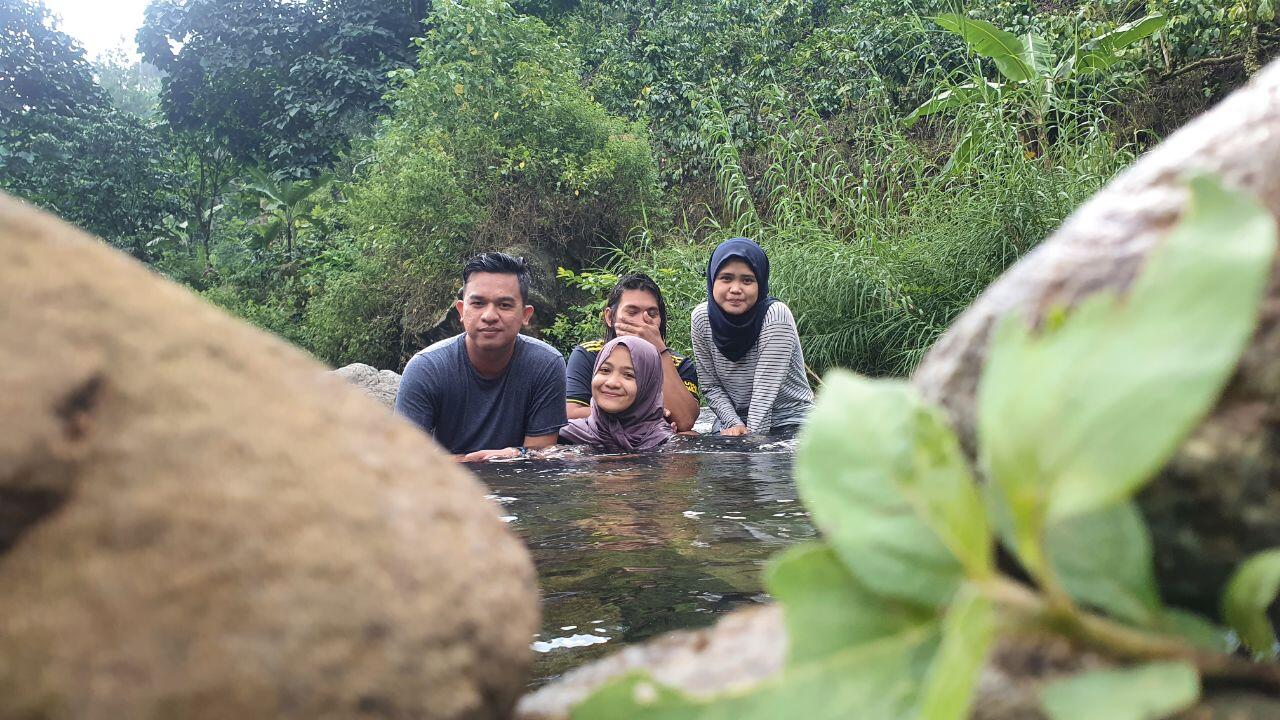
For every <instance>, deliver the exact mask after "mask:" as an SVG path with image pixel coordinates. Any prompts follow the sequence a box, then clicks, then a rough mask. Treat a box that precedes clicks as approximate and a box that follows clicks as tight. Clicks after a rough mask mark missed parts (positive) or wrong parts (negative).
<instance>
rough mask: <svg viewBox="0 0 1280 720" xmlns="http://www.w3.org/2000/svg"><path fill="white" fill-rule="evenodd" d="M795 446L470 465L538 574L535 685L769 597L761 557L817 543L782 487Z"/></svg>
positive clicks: (710, 443)
mask: <svg viewBox="0 0 1280 720" xmlns="http://www.w3.org/2000/svg"><path fill="white" fill-rule="evenodd" d="M793 448H794V441H780V442H771V443H765V444H761V443H759V442H758V441H752V440H747V439H742V438H720V437H698V438H676V439H674V440H673V441H672V442H671V443H670V444H669V445H668V447H667V448H666V449H664V450H663V451H661V452H657V453H650V454H647V455H641V456H636V455H628V456H616V455H615V456H609V455H606V456H591V455H586V454H577V453H576V452H574V451H569V452H568V453H566V454H565V455H564V456H563V457H561V458H558V459H551V460H548V459H541V460H519V461H512V462H495V463H486V464H484V465H482V466H477V467H475V468H474V470H475V471H476V473H477V474H478V475H479V476H480V479H481V480H483V481H484V482H485V483H487V484H488V485H489V487H490V488H491V492H492V493H493V495H492V496H491V497H492V499H494V500H495V501H497V502H498V503H500V504H501V506H502V511H503V516H504V517H503V519H504V520H506V521H507V522H509V523H511V526H512V529H514V530H515V531H516V532H518V533H519V534H520V536H521V537H522V538H523V539H524V541H525V542H526V543H527V544H528V546H529V549H530V551H531V552H532V553H533V557H534V561H535V562H536V563H537V566H538V577H539V581H540V582H541V584H542V593H543V622H542V632H541V633H539V635H538V636H537V637H536V638H534V643H533V648H534V650H535V651H537V652H536V665H535V667H534V683H535V684H538V685H540V684H542V683H544V682H546V681H547V680H548V679H550V678H552V677H555V676H556V675H559V674H560V673H562V672H564V671H565V670H567V669H569V668H571V667H574V666H576V665H579V664H581V663H583V662H585V661H587V660H591V659H593V658H596V657H599V656H601V655H604V654H606V653H609V652H611V651H614V650H616V649H617V648H618V646H620V645H623V644H626V643H631V642H636V641H639V640H643V639H646V638H649V637H653V636H654V635H658V634H661V633H663V632H666V631H668V630H677V629H685V628H694V627H703V626H706V625H709V624H711V622H712V621H713V620H714V618H715V616H716V615H717V614H719V613H723V612H727V611H729V610H732V609H734V608H736V607H738V606H741V605H742V604H744V603H752V602H762V601H765V600H767V596H766V595H765V594H764V592H763V585H762V583H761V578H760V570H761V568H762V567H763V565H764V562H765V560H767V559H768V558H769V556H770V555H772V554H773V553H774V552H776V551H777V550H779V549H780V548H782V547H784V546H786V545H789V544H791V543H793V542H796V541H798V540H804V539H807V538H810V537H812V536H813V535H814V531H813V528H812V526H811V525H810V524H809V518H808V513H806V512H804V508H803V507H801V505H800V503H799V502H798V501H797V499H796V492H795V484H794V483H793V482H792V480H791V457H792V452H793Z"/></svg>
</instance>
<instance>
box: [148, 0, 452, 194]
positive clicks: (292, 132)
mask: <svg viewBox="0 0 1280 720" xmlns="http://www.w3.org/2000/svg"><path fill="white" fill-rule="evenodd" d="M426 10H427V4H426V2H425V0H412V1H409V2H399V3H395V2H392V3H387V2H380V1H375V0H309V1H306V2H290V1H288V0H233V1H230V2H228V1H227V0H156V2H153V3H152V4H151V5H149V6H148V8H147V14H146V21H145V23H144V24H143V27H142V29H141V30H139V31H138V36H137V38H138V46H139V48H140V50H141V51H142V54H143V57H144V58H145V59H146V60H147V61H148V62H150V63H152V64H154V65H155V66H156V67H158V68H159V69H160V70H161V71H163V72H164V73H165V74H166V78H165V80H164V87H163V90H162V93H161V105H162V107H163V109H164V112H165V114H166V117H167V118H168V120H169V122H170V123H171V124H172V125H173V127H174V128H176V129H178V130H180V131H183V132H192V133H201V134H205V135H208V136H209V137H211V138H212V139H214V140H216V141H217V142H219V143H221V144H222V145H223V147H224V148H225V149H226V150H227V152H229V153H230V154H231V156H232V158H233V159H234V160H235V161H236V162H238V163H247V162H254V163H257V162H261V163H263V164H267V165H270V166H271V167H277V168H282V169H283V170H284V171H285V172H286V173H287V174H289V175H292V176H295V177H304V176H310V175H314V174H316V173H318V172H319V171H320V169H322V168H324V167H326V166H328V165H330V164H331V163H332V162H333V160H334V159H335V158H336V157H337V155H338V154H339V153H340V152H341V151H342V150H343V149H344V148H345V147H346V144H347V142H348V141H349V140H350V138H351V137H353V136H355V135H357V134H359V133H361V132H364V131H366V130H368V129H370V128H371V127H372V122H373V119H374V118H375V117H376V116H377V114H378V113H379V111H381V110H382V109H384V108H385V107H386V106H385V103H384V101H383V100H382V96H383V93H384V92H385V90H386V77H387V73H388V72H389V71H391V70H393V69H395V68H400V67H405V66H407V65H408V64H409V63H410V62H411V60H412V56H413V50H412V47H411V46H410V43H409V40H410V38H412V37H414V36H415V35H418V34H420V31H421V28H420V26H419V23H418V21H419V20H420V19H421V18H422V16H423V14H425V12H426Z"/></svg>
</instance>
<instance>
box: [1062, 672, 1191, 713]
mask: <svg viewBox="0 0 1280 720" xmlns="http://www.w3.org/2000/svg"><path fill="white" fill-rule="evenodd" d="M1199 697H1200V677H1199V675H1197V674H1196V670H1195V668H1194V667H1192V666H1191V665H1189V664H1187V663H1177V662H1160V663H1150V664H1147V665H1139V666H1137V667H1132V668H1125V669H1123V670H1104V671H1098V672H1091V673H1085V674H1084V675H1077V676H1075V677H1071V678H1067V679H1066V680H1059V681H1057V682H1055V683H1052V684H1050V685H1048V686H1047V687H1045V689H1044V692H1043V695H1042V697H1041V699H1042V701H1043V703H1044V709H1045V710H1046V711H1047V712H1048V713H1049V717H1050V718H1052V720H1098V719H1099V718H1106V719H1107V720H1158V719H1159V718H1164V717H1168V716H1169V715H1172V714H1173V713H1176V712H1179V711H1181V710H1185V709H1187V708H1189V707H1191V706H1192V705H1194V704H1195V702H1196V700H1197V699H1199Z"/></svg>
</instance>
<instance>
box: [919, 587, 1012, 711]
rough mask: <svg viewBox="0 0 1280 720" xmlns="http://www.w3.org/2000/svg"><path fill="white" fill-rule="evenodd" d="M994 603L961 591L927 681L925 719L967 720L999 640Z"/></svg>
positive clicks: (944, 626)
mask: <svg viewBox="0 0 1280 720" xmlns="http://www.w3.org/2000/svg"><path fill="white" fill-rule="evenodd" d="M995 631H996V616H995V608H994V607H993V606H992V605H991V601H990V600H988V599H986V598H985V597H983V596H982V595H981V594H979V593H977V592H976V591H974V590H972V589H970V588H966V589H963V590H961V591H960V594H959V595H957V597H956V601H955V602H954V603H952V605H951V608H950V610H948V611H947V617H946V618H945V619H944V620H943V622H942V644H941V646H940V647H939V648H938V654H937V656H936V657H935V658H934V660H933V664H932V665H931V666H930V668H929V674H928V676H927V677H926V678H925V686H924V695H923V697H922V698H921V701H920V718H921V720H964V719H965V718H967V717H969V705H970V703H972V702H973V691H974V687H975V686H976V685H977V681H978V673H979V672H980V671H981V670H982V664H983V662H984V661H985V660H986V657H987V650H988V649H989V648H990V647H991V641H992V640H993V639H994V637H995Z"/></svg>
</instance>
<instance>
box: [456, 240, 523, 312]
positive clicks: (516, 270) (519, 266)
mask: <svg viewBox="0 0 1280 720" xmlns="http://www.w3.org/2000/svg"><path fill="white" fill-rule="evenodd" d="M478 272H479V273H498V274H501V275H515V276H516V281H517V282H518V283H519V284H520V302H521V303H522V304H524V305H528V304H529V263H527V262H525V261H524V258H522V257H512V256H510V255H508V254H506V253H502V252H487V253H480V254H479V255H476V256H474V257H472V258H471V259H470V260H468V261H467V263H466V264H465V265H463V266H462V291H460V292H459V294H460V295H461V294H462V292H465V291H466V288H467V280H468V279H470V278H471V273H478Z"/></svg>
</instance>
